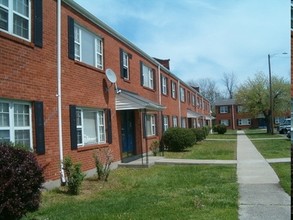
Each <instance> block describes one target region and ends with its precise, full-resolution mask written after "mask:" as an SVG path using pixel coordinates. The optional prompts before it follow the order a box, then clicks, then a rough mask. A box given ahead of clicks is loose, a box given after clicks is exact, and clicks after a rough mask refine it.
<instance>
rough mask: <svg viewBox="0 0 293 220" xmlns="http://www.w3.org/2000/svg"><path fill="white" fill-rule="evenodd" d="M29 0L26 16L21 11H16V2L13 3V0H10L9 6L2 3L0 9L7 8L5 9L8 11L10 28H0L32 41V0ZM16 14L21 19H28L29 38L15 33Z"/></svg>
mask: <svg viewBox="0 0 293 220" xmlns="http://www.w3.org/2000/svg"><path fill="white" fill-rule="evenodd" d="M27 1H28V16H26V15H24V14H22V13H20V12H17V11H15V10H14V4H13V1H12V0H8V6H6V5H4V4H1V3H0V10H1V9H2V10H5V11H7V14H8V15H7V17H8V20H7V23H8V30H6V29H2V28H0V31H3V32H6V33H8V34H11V35H13V36H16V37H19V38H21V39H24V40H26V41H31V0H27ZM14 16H18V17H20V18H21V19H25V20H27V22H28V30H27V31H28V33H27V35H28V36H27V38H26V37H23V36H21V35H18V34H16V33H14Z"/></svg>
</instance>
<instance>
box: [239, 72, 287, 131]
mask: <svg viewBox="0 0 293 220" xmlns="http://www.w3.org/2000/svg"><path fill="white" fill-rule="evenodd" d="M269 90H270V87H269V80H268V77H267V76H266V75H265V74H264V73H263V72H259V73H257V74H256V75H255V78H254V79H250V78H249V79H248V80H247V81H246V82H245V83H244V84H243V85H241V86H240V87H239V89H238V91H237V93H236V95H235V97H236V100H237V102H238V103H241V104H242V105H243V107H244V108H245V109H246V110H247V111H248V112H250V113H251V114H252V115H253V116H257V115H258V114H260V113H262V114H263V115H264V117H265V121H266V123H267V133H268V134H269V133H270V131H271V129H272V128H271V123H270V122H271V121H270V118H271V114H272V112H271V111H270V92H269ZM272 100H273V116H276V115H280V114H284V113H286V112H290V83H289V81H287V80H285V79H284V78H283V77H277V76H272Z"/></svg>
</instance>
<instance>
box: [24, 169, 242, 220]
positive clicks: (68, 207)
mask: <svg viewBox="0 0 293 220" xmlns="http://www.w3.org/2000/svg"><path fill="white" fill-rule="evenodd" d="M236 179H237V178H236V166H207V165H203V166H171V165H169V166H166V165H156V166H153V167H151V168H149V169H130V168H118V169H116V170H114V171H113V172H112V173H111V174H110V178H109V181H108V182H106V183H101V182H97V181H96V180H95V179H88V180H86V181H85V182H84V183H83V187H82V190H81V194H80V195H78V196H70V195H67V194H66V193H64V189H61V190H60V189H59V190H53V191H50V192H45V193H43V197H42V198H43V202H42V205H41V208H40V210H39V211H37V212H34V213H30V214H29V215H28V216H27V217H26V218H23V219H50V220H53V219H62V220H66V219H70V220H72V219H78V220H83V219H86V220H88V219H109V220H112V219H127V220H128V219H147V220H148V219H171V220H172V219H200V220H205V219H207V220H210V219H217V220H218V219H219V220H221V219H223V220H229V219H231V220H235V219H238V184H237V180H236Z"/></svg>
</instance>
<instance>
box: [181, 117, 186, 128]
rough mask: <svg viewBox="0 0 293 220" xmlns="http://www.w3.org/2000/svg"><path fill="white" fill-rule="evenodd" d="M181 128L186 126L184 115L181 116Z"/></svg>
mask: <svg viewBox="0 0 293 220" xmlns="http://www.w3.org/2000/svg"><path fill="white" fill-rule="evenodd" d="M181 128H186V119H185V118H184V117H182V118H181Z"/></svg>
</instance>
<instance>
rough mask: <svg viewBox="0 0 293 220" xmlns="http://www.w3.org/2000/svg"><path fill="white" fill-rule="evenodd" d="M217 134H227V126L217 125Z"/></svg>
mask: <svg viewBox="0 0 293 220" xmlns="http://www.w3.org/2000/svg"><path fill="white" fill-rule="evenodd" d="M216 132H218V134H225V133H226V132H227V127H226V125H223V124H219V125H217V126H216Z"/></svg>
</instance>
